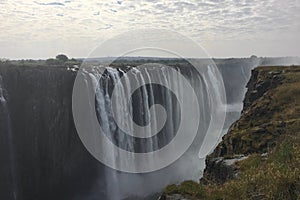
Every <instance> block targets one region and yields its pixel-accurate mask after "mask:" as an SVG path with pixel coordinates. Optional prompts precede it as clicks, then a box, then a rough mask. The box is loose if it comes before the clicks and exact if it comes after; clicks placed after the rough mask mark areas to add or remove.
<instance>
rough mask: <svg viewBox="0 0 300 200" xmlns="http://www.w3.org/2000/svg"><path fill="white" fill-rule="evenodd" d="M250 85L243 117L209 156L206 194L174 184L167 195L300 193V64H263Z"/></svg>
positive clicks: (256, 196) (279, 195) (295, 196)
mask: <svg viewBox="0 0 300 200" xmlns="http://www.w3.org/2000/svg"><path fill="white" fill-rule="evenodd" d="M247 89H248V90H247V93H246V95H245V99H244V107H243V111H242V115H241V117H240V119H239V120H238V121H236V122H235V123H234V124H233V125H232V126H231V127H230V129H229V131H228V133H227V134H226V135H225V136H224V137H223V138H222V142H221V143H220V144H219V145H218V146H217V148H216V149H215V150H214V151H213V152H212V154H210V155H209V156H208V157H207V159H206V168H205V172H204V176H203V178H202V179H201V181H200V184H199V186H198V187H200V186H201V187H204V189H202V193H201V195H198V196H197V195H194V194H197V193H195V191H199V189H196V190H193V189H191V188H189V189H185V188H181V186H180V185H179V186H174V185H173V186H170V187H168V188H167V189H166V194H167V195H166V197H168V195H169V197H170V198H169V199H172V194H174V193H176V194H178V193H179V194H181V197H182V198H184V197H188V199H299V198H300V176H299V174H300V132H299V129H300V66H290V67H258V68H256V69H254V70H253V71H252V76H251V79H250V81H249V82H248V84H247ZM195 184H196V183H195ZM196 185H197V184H196ZM194 188H196V187H194ZM170 195H171V196H170ZM166 199H168V198H166Z"/></svg>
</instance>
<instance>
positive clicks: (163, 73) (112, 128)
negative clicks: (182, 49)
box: [85, 66, 218, 200]
mask: <svg viewBox="0 0 300 200" xmlns="http://www.w3.org/2000/svg"><path fill="white" fill-rule="evenodd" d="M106 70H107V72H106V73H105V75H104V76H103V78H102V79H101V80H100V81H99V85H98V86H97V92H96V110H97V117H98V120H99V123H100V124H101V127H102V129H103V130H104V132H105V133H106V136H107V137H108V138H110V140H111V141H112V143H114V145H116V146H118V147H119V148H120V149H124V150H126V151H130V152H138V153H147V152H155V151H157V150H159V149H160V148H162V147H164V146H165V145H167V144H168V143H169V142H171V141H172V140H173V138H174V137H175V135H176V131H177V128H178V125H179V124H180V120H181V117H180V116H181V112H183V111H181V110H180V109H181V105H179V104H178V102H180V101H181V100H183V99H185V98H184V97H185V96H184V95H187V94H189V93H187V91H186V88H185V87H184V83H183V82H182V78H180V77H179V76H180V75H178V74H179V73H177V72H176V71H175V70H169V69H168V68H167V67H162V66H159V67H157V66H156V67H140V68H133V69H131V71H130V73H131V76H130V77H129V76H124V77H123V75H124V74H125V71H124V70H121V69H115V68H111V67H108V68H106ZM177 70H178V71H180V70H183V69H177ZM100 71H101V70H100ZM181 73H183V74H184V73H185V74H184V77H185V78H186V79H187V80H188V81H189V83H190V84H191V86H192V87H193V88H194V89H195V91H196V95H197V99H198V101H199V102H197V101H194V100H193V99H191V101H190V105H191V106H194V107H195V108H196V107H197V106H196V105H198V104H199V108H200V111H201V113H200V116H199V117H200V119H193V117H192V116H194V115H193V113H190V114H191V119H189V120H190V121H195V123H199V132H198V136H197V138H195V141H194V142H193V144H192V145H191V146H190V148H188V150H187V151H186V152H185V153H184V154H183V156H181V157H180V158H179V159H178V160H176V161H175V162H174V163H172V164H171V165H169V166H166V167H165V168H163V169H160V170H157V171H154V172H151V173H144V174H132V173H125V172H119V171H116V170H113V169H111V168H108V167H107V168H105V172H104V175H101V176H100V177H99V181H98V185H101V184H100V183H103V182H105V185H106V188H105V190H106V194H108V197H107V198H108V199H112V200H120V199H124V198H127V197H128V198H131V197H132V196H135V198H140V199H142V198H144V197H145V196H147V195H150V194H153V193H156V192H160V191H161V189H162V188H164V187H165V186H167V185H169V184H172V183H179V182H181V181H184V180H187V179H188V180H191V179H193V180H196V181H198V179H199V177H201V175H202V171H201V170H203V165H204V161H203V160H201V159H199V157H198V153H199V149H200V146H201V144H202V142H203V138H204V136H205V131H206V130H207V128H208V124H209V121H210V118H211V116H210V114H209V112H210V109H211V108H210V107H211V105H210V104H209V102H208V96H207V93H208V91H207V88H206V86H205V82H204V81H203V79H202V78H201V76H200V75H197V74H195V73H193V72H191V71H190V70H189V69H188V70H186V71H185V72H181ZM212 73H213V72H212ZM99 76H101V74H93V73H89V74H88V76H85V78H86V79H91V80H92V81H86V83H89V82H95V79H96V77H98V78H99ZM89 77H90V78H89ZM122 77H123V78H124V79H123V80H124V82H123V83H122V84H120V82H119V81H120V79H121V78H122ZM209 78H211V77H209ZM147 82H156V83H159V85H162V86H165V88H164V87H161V86H160V87H158V86H157V85H153V84H152V85H151V84H150V85H147V86H145V83H147ZM135 84H137V85H141V86H142V87H140V89H139V90H137V91H135V93H134V96H130V94H131V90H132V88H134V85H135ZM216 87H218V85H216ZM113 88H114V91H113ZM166 88H172V90H173V91H176V93H177V95H178V96H176V97H175V98H174V96H173V95H174V94H172V92H171V91H170V90H168V89H166ZM217 89H218V88H217ZM112 93H113V94H112ZM112 95H114V98H113V99H114V100H113V101H112V100H111V96H112ZM176 98H177V100H176ZM157 103H159V104H160V105H157ZM160 107H164V112H160V109H159V108H160ZM192 112H194V111H192ZM195 112H196V109H195ZM163 115H166V118H164V117H161V116H163ZM133 119H134V120H133ZM164 120H165V121H164ZM164 125H165V126H164ZM145 127H146V128H145ZM137 130H138V131H137ZM160 130H161V132H159V131H160ZM186 130H187V133H186V134H188V135H189V134H191V133H189V128H187V129H186ZM158 132H159V133H160V135H159V134H158ZM131 133H135V134H136V133H138V134H139V135H134V134H133V135H131ZM188 135H187V136H188ZM133 136H134V137H133ZM137 138H138V139H137ZM99 148H100V149H101V151H103V152H105V155H106V156H107V157H111V156H112V157H113V159H114V164H113V165H112V167H114V166H119V165H121V166H123V165H129V164H130V163H129V162H130V161H129V160H124V159H122V158H120V157H118V155H120V154H119V151H120V150H115V149H113V148H109V149H108V148H107V149H106V147H105V145H103V146H101V147H99ZM116 151H117V152H116ZM174 153H175V152H174ZM116 155H117V156H116ZM155 159H163V158H160V157H159V156H158V157H149V158H148V159H147V160H146V161H145V162H146V163H138V162H137V163H134V164H135V166H136V168H137V169H138V168H139V167H140V166H141V165H151V164H152V163H153V162H154V161H155ZM99 173H100V174H103V171H102V172H99ZM104 177H105V179H103V178H104ZM97 189H98V190H99V188H97V183H96V184H95V188H94V189H93V190H94V192H91V193H97ZM102 189H103V188H102ZM96 196H97V195H96ZM90 199H94V196H93V197H90ZM95 199H96V198H95Z"/></svg>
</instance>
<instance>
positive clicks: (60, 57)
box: [56, 54, 69, 63]
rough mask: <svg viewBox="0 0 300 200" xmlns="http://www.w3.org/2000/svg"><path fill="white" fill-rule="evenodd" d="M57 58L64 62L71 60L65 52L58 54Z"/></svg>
mask: <svg viewBox="0 0 300 200" xmlns="http://www.w3.org/2000/svg"><path fill="white" fill-rule="evenodd" d="M56 59H57V60H59V61H61V62H63V63H65V62H67V61H68V60H69V58H68V57H67V56H66V55H64V54H59V55H57V56H56Z"/></svg>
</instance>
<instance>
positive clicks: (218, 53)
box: [0, 0, 300, 59]
mask: <svg viewBox="0 0 300 200" xmlns="http://www.w3.org/2000/svg"><path fill="white" fill-rule="evenodd" d="M141 28H163V29H168V30H172V31H178V32H179V33H181V34H183V35H185V36H187V37H190V38H191V39H193V40H195V41H197V42H198V43H199V44H201V45H202V46H203V47H204V48H205V49H206V50H207V52H208V53H209V55H211V56H212V57H248V56H251V55H252V54H255V55H258V56H300V48H299V45H300V38H299V33H300V1H299V0H266V1H264V0H198V1H196V0H185V1H175V0H132V1H130V0H111V1H110V0H88V1H87V0H64V1H63V0H56V1H55V0H52V1H51V0H49V1H47V0H35V1H31V0H0V58H11V59H21V58H34V59H37V58H49V57H54V56H55V55H57V54H58V53H65V54H67V55H68V56H69V57H86V56H87V55H89V53H90V52H91V51H92V50H93V49H94V48H95V47H97V46H98V45H99V44H100V43H101V42H103V41H105V40H107V39H109V38H111V37H114V36H116V35H118V34H120V33H123V32H124V31H128V30H135V29H141ZM107 55H110V53H109V52H107ZM111 56H113V55H111ZM191 56H194V54H191Z"/></svg>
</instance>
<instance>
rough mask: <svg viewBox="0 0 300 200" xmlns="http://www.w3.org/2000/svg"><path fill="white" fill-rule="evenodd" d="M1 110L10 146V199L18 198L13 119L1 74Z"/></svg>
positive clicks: (4, 129) (3, 125) (1, 124)
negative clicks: (11, 118) (12, 128)
mask: <svg viewBox="0 0 300 200" xmlns="http://www.w3.org/2000/svg"><path fill="white" fill-rule="evenodd" d="M0 108H1V109H0V110H1V116H0V128H1V131H4V132H5V133H4V134H6V137H7V141H6V142H7V146H8V151H7V154H8V160H9V165H8V166H9V177H10V183H11V188H10V190H11V194H10V195H9V196H10V199H14V200H16V199H17V197H18V194H17V171H16V160H15V152H14V141H13V135H12V130H11V120H10V114H9V109H8V105H7V100H6V96H5V89H4V84H3V80H2V76H1V75H0Z"/></svg>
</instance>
